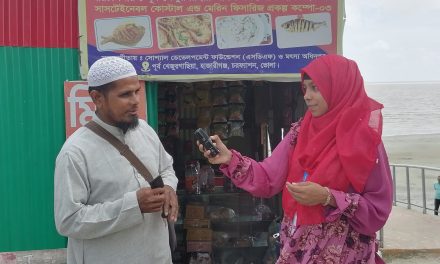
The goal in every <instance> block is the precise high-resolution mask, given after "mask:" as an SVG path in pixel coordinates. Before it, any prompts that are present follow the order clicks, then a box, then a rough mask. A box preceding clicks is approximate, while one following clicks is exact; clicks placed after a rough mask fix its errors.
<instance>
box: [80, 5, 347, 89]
mask: <svg viewBox="0 0 440 264" xmlns="http://www.w3.org/2000/svg"><path fill="white" fill-rule="evenodd" d="M343 10H344V1H343V0H259V1H255V0H254V1H246V0H241V1H240V0H236V1H232V0H231V1H230V0H180V1H167V0H80V2H79V17H80V22H79V23H80V34H81V36H82V37H81V38H80V49H81V65H82V66H81V75H82V77H83V78H85V77H86V75H87V71H88V67H89V66H90V65H91V64H92V63H93V62H95V61H96V60H98V59H99V58H101V57H105V56H120V57H122V58H125V59H127V60H129V61H130V62H132V63H133V64H134V65H135V68H136V70H137V72H138V74H139V75H140V76H141V78H142V79H144V80H156V81H179V80H180V81H184V80H212V79H216V80H219V79H228V80H231V79H265V80H297V79H298V77H299V74H298V73H299V71H300V69H301V68H302V67H304V66H305V65H307V64H308V63H309V62H310V61H311V60H313V59H315V58H317V57H319V56H322V55H324V54H335V53H340V51H341V41H342V37H341V36H342V28H343V20H342V16H343V13H344V11H343Z"/></svg>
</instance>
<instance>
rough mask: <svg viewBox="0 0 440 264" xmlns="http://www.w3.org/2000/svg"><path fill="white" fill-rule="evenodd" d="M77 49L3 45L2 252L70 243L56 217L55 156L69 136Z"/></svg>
mask: <svg viewBox="0 0 440 264" xmlns="http://www.w3.org/2000/svg"><path fill="white" fill-rule="evenodd" d="M78 79H79V66H78V50H77V49H47V48H20V47H0V80H1V83H0V92H1V96H0V113H1V114H0V138H1V139H2V144H1V147H0V174H1V180H2V182H1V184H0V201H1V202H0V203H1V210H0V252H8V251H21V250H35V249H50V248H62V247H65V246H66V244H65V242H66V240H65V238H63V237H61V236H59V235H58V234H57V232H56V230H55V225H54V220H53V171H54V164H55V157H56V155H57V154H58V151H59V150H60V148H61V146H62V144H63V143H64V140H65V122H64V120H65V118H64V96H63V95H64V93H63V82H64V81H65V80H78Z"/></svg>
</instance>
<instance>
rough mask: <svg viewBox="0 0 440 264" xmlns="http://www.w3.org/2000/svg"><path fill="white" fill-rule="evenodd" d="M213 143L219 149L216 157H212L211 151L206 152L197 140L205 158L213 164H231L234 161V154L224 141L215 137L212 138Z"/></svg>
mask: <svg viewBox="0 0 440 264" xmlns="http://www.w3.org/2000/svg"><path fill="white" fill-rule="evenodd" d="M210 138H211V140H212V143H214V146H216V147H217V149H218V151H219V153H218V154H217V155H216V156H215V157H211V156H210V154H211V151H209V150H205V149H204V148H203V145H202V144H200V143H199V141H198V140H197V146H198V147H199V150H200V152H202V153H203V156H205V158H207V159H208V161H209V163H211V164H229V162H230V161H231V159H232V152H231V151H230V150H229V149H228V148H227V147H226V146H225V144H223V142H222V140H221V139H220V138H219V136H217V135H214V136H210Z"/></svg>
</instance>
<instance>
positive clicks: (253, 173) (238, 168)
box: [220, 123, 299, 197]
mask: <svg viewBox="0 0 440 264" xmlns="http://www.w3.org/2000/svg"><path fill="white" fill-rule="evenodd" d="M298 132H299V123H295V124H294V125H293V126H292V129H291V130H290V131H289V133H288V134H287V135H286V136H285V137H284V139H283V140H282V141H281V142H280V143H279V144H278V146H277V147H276V148H275V149H274V151H273V152H272V155H271V156H270V157H268V158H266V159H264V160H263V161H262V162H257V161H255V160H253V159H251V158H249V157H246V156H242V155H241V154H240V153H239V152H237V151H235V150H231V151H232V159H231V161H230V162H229V165H221V166H220V170H221V171H222V172H223V173H224V174H225V175H226V176H227V177H229V178H230V179H231V180H232V182H233V183H234V184H235V185H236V186H237V187H239V188H241V189H244V190H245V191H248V192H250V193H251V194H253V195H255V196H258V197H271V196H273V195H275V194H277V193H279V192H280V191H281V190H282V188H283V187H284V185H285V183H286V178H287V171H288V167H289V157H290V152H291V151H292V150H293V145H294V143H295V140H296V137H297V135H298Z"/></svg>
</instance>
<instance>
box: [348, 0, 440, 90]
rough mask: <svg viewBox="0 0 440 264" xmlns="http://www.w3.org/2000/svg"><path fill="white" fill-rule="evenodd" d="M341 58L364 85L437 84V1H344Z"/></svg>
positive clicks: (439, 11)
mask: <svg viewBox="0 0 440 264" xmlns="http://www.w3.org/2000/svg"><path fill="white" fill-rule="evenodd" d="M345 5H346V16H347V19H346V23H345V30H344V37H343V50H344V55H345V56H347V57H350V58H352V59H354V60H356V61H357V62H358V64H359V67H360V68H361V71H363V75H364V77H365V79H366V81H370V82H382V81H439V80H440V67H439V65H440V63H439V62H440V60H439V58H440V34H439V32H440V31H439V28H440V1H439V0H425V1H418V2H415V1H412V0H386V1H385V0H368V1H365V0H346V1H345Z"/></svg>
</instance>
